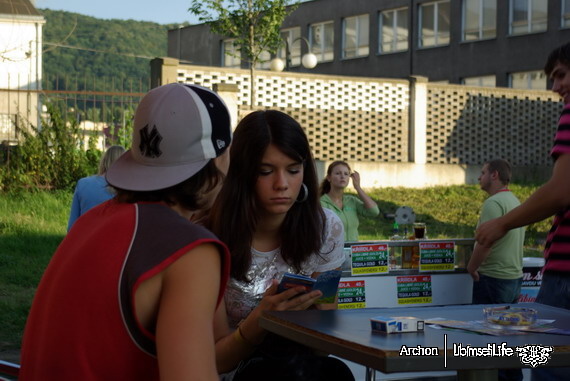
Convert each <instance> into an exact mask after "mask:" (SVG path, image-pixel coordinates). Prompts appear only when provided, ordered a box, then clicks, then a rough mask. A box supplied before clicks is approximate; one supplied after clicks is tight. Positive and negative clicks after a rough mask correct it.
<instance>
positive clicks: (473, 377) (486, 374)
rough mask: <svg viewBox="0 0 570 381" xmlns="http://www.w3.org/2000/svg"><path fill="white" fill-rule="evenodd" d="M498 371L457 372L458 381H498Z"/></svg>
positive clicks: (470, 370) (475, 370) (472, 370)
mask: <svg viewBox="0 0 570 381" xmlns="http://www.w3.org/2000/svg"><path fill="white" fill-rule="evenodd" d="M498 379H499V371H498V370H497V369H464V370H458V371H457V381H497V380H498Z"/></svg>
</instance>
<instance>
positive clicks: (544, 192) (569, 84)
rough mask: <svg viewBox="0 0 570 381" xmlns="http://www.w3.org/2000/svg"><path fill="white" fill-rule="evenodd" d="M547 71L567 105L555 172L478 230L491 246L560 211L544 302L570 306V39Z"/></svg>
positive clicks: (565, 371)
mask: <svg viewBox="0 0 570 381" xmlns="http://www.w3.org/2000/svg"><path fill="white" fill-rule="evenodd" d="M544 72H545V73H546V75H548V76H549V78H550V79H551V81H552V91H554V92H555V93H558V94H559V95H560V96H561V97H562V101H563V102H564V108H563V109H562V114H561V116H560V120H559V122H558V129H557V131H556V135H555V137H554V145H553V147H552V150H551V151H550V156H551V157H552V159H553V160H554V167H553V170H552V176H551V177H550V179H549V180H548V182H546V184H544V185H543V186H542V187H540V188H539V189H537V190H536V192H534V193H533V194H532V195H531V196H530V197H529V198H528V199H527V200H526V201H525V202H524V203H522V204H521V205H520V206H519V207H517V208H515V209H513V210H512V211H511V212H510V213H507V214H505V215H504V216H502V217H499V218H496V219H494V220H491V221H488V222H486V223H484V224H481V225H480V226H479V227H478V228H477V231H476V233H475V239H476V240H477V242H478V243H479V244H480V245H483V246H487V247H491V246H492V245H493V243H494V242H496V241H497V240H498V239H500V238H501V237H503V236H504V235H505V234H506V233H507V232H508V231H509V230H511V229H514V228H518V227H520V226H525V225H528V224H531V223H534V222H538V221H541V220H543V219H545V218H548V217H551V216H553V215H554V221H553V223H552V228H551V229H550V231H549V233H548V235H547V237H546V244H545V248H544V258H545V260H546V262H545V265H544V268H543V270H542V271H543V277H542V285H541V286H540V290H539V292H538V295H537V297H536V301H537V302H538V303H543V304H548V305H551V306H555V307H561V308H566V309H570V176H569V175H568V174H569V173H570V43H566V44H564V45H562V46H560V47H558V48H556V49H554V50H553V51H552V52H551V53H550V55H549V56H548V59H547V61H546V65H545V67H544ZM532 376H533V378H532V379H533V381H534V380H564V379H565V380H568V379H570V368H539V369H533V371H532Z"/></svg>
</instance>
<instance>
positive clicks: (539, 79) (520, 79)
mask: <svg viewBox="0 0 570 381" xmlns="http://www.w3.org/2000/svg"><path fill="white" fill-rule="evenodd" d="M509 77H510V78H509V80H510V84H511V87H512V88H513V89H532V90H546V74H544V71H542V70H537V71H523V72H519V73H511V74H510V76H509Z"/></svg>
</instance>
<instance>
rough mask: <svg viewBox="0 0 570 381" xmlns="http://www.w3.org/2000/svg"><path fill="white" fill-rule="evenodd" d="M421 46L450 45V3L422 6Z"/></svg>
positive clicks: (439, 2) (425, 4)
mask: <svg viewBox="0 0 570 381" xmlns="http://www.w3.org/2000/svg"><path fill="white" fill-rule="evenodd" d="M419 17H420V28H419V33H420V36H419V46H420V47H427V46H441V45H447V44H449V1H437V2H433V3H424V4H421V5H420V14H419Z"/></svg>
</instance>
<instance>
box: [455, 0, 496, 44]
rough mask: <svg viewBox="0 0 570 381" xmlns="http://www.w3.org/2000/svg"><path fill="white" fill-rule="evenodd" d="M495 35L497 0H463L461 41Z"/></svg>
mask: <svg viewBox="0 0 570 381" xmlns="http://www.w3.org/2000/svg"><path fill="white" fill-rule="evenodd" d="M496 36H497V0H464V1H463V41H474V40H483V39H487V38H494V37H496Z"/></svg>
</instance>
